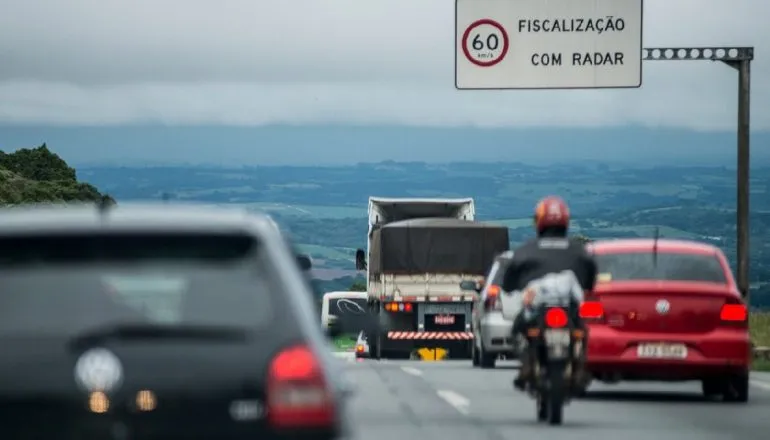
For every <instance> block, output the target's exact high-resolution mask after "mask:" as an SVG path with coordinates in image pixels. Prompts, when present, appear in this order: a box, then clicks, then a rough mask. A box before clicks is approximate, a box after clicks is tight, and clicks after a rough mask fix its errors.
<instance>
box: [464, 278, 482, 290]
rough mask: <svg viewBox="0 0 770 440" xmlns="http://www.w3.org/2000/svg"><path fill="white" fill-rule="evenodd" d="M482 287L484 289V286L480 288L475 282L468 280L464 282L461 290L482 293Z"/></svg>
mask: <svg viewBox="0 0 770 440" xmlns="http://www.w3.org/2000/svg"><path fill="white" fill-rule="evenodd" d="M482 287H483V285H482V286H481V287H479V285H478V284H476V282H475V281H467V280H466V281H463V282H461V283H460V289H462V290H473V291H476V292H480V291H481V288H482Z"/></svg>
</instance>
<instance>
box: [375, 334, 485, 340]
mask: <svg viewBox="0 0 770 440" xmlns="http://www.w3.org/2000/svg"><path fill="white" fill-rule="evenodd" d="M388 339H431V340H446V339H451V340H469V339H473V332H388Z"/></svg>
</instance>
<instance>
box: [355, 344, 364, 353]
mask: <svg viewBox="0 0 770 440" xmlns="http://www.w3.org/2000/svg"><path fill="white" fill-rule="evenodd" d="M356 352H357V353H363V352H364V346H363V345H361V344H358V345H356Z"/></svg>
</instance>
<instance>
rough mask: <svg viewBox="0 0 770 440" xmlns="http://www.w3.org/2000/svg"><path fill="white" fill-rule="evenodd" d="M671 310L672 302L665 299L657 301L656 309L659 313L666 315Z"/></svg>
mask: <svg viewBox="0 0 770 440" xmlns="http://www.w3.org/2000/svg"><path fill="white" fill-rule="evenodd" d="M669 310H671V304H670V303H669V302H668V301H666V300H665V299H659V300H658V302H656V303H655V311H656V312H658V314H660V315H665V314H666V313H668V311H669Z"/></svg>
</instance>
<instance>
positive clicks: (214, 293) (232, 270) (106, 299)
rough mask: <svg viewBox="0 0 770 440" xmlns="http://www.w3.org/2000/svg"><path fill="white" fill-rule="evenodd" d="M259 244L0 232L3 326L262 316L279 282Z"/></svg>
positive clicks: (246, 320)
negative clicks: (273, 283) (272, 278)
mask: <svg viewBox="0 0 770 440" xmlns="http://www.w3.org/2000/svg"><path fill="white" fill-rule="evenodd" d="M258 251H259V246H258V243H257V242H256V241H255V239H254V238H253V237H251V236H249V235H237V234H236V235H227V234H115V233H113V234H102V235H97V234H83V235H66V236H26V237H0V333H2V334H5V335H11V334H16V335H18V334H22V333H33V334H35V333H53V332H55V333H64V334H72V333H76V332H79V331H82V330H84V329H87V328H91V327H92V326H101V325H109V324H116V323H120V324H134V323H136V324H145V323H149V324H168V325H172V326H173V325H175V324H191V325H227V326H244V327H247V326H254V325H265V324H267V323H269V322H271V319H272V314H273V310H274V308H273V307H271V306H272V305H273V304H272V302H271V297H270V292H272V291H274V290H275V289H271V288H270V284H271V283H270V281H269V280H268V277H267V276H264V275H262V274H265V273H266V272H267V271H266V270H260V269H259V268H260V260H262V263H263V264H264V256H260V255H259V252H258ZM261 267H265V266H264V265H262V266H261Z"/></svg>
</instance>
